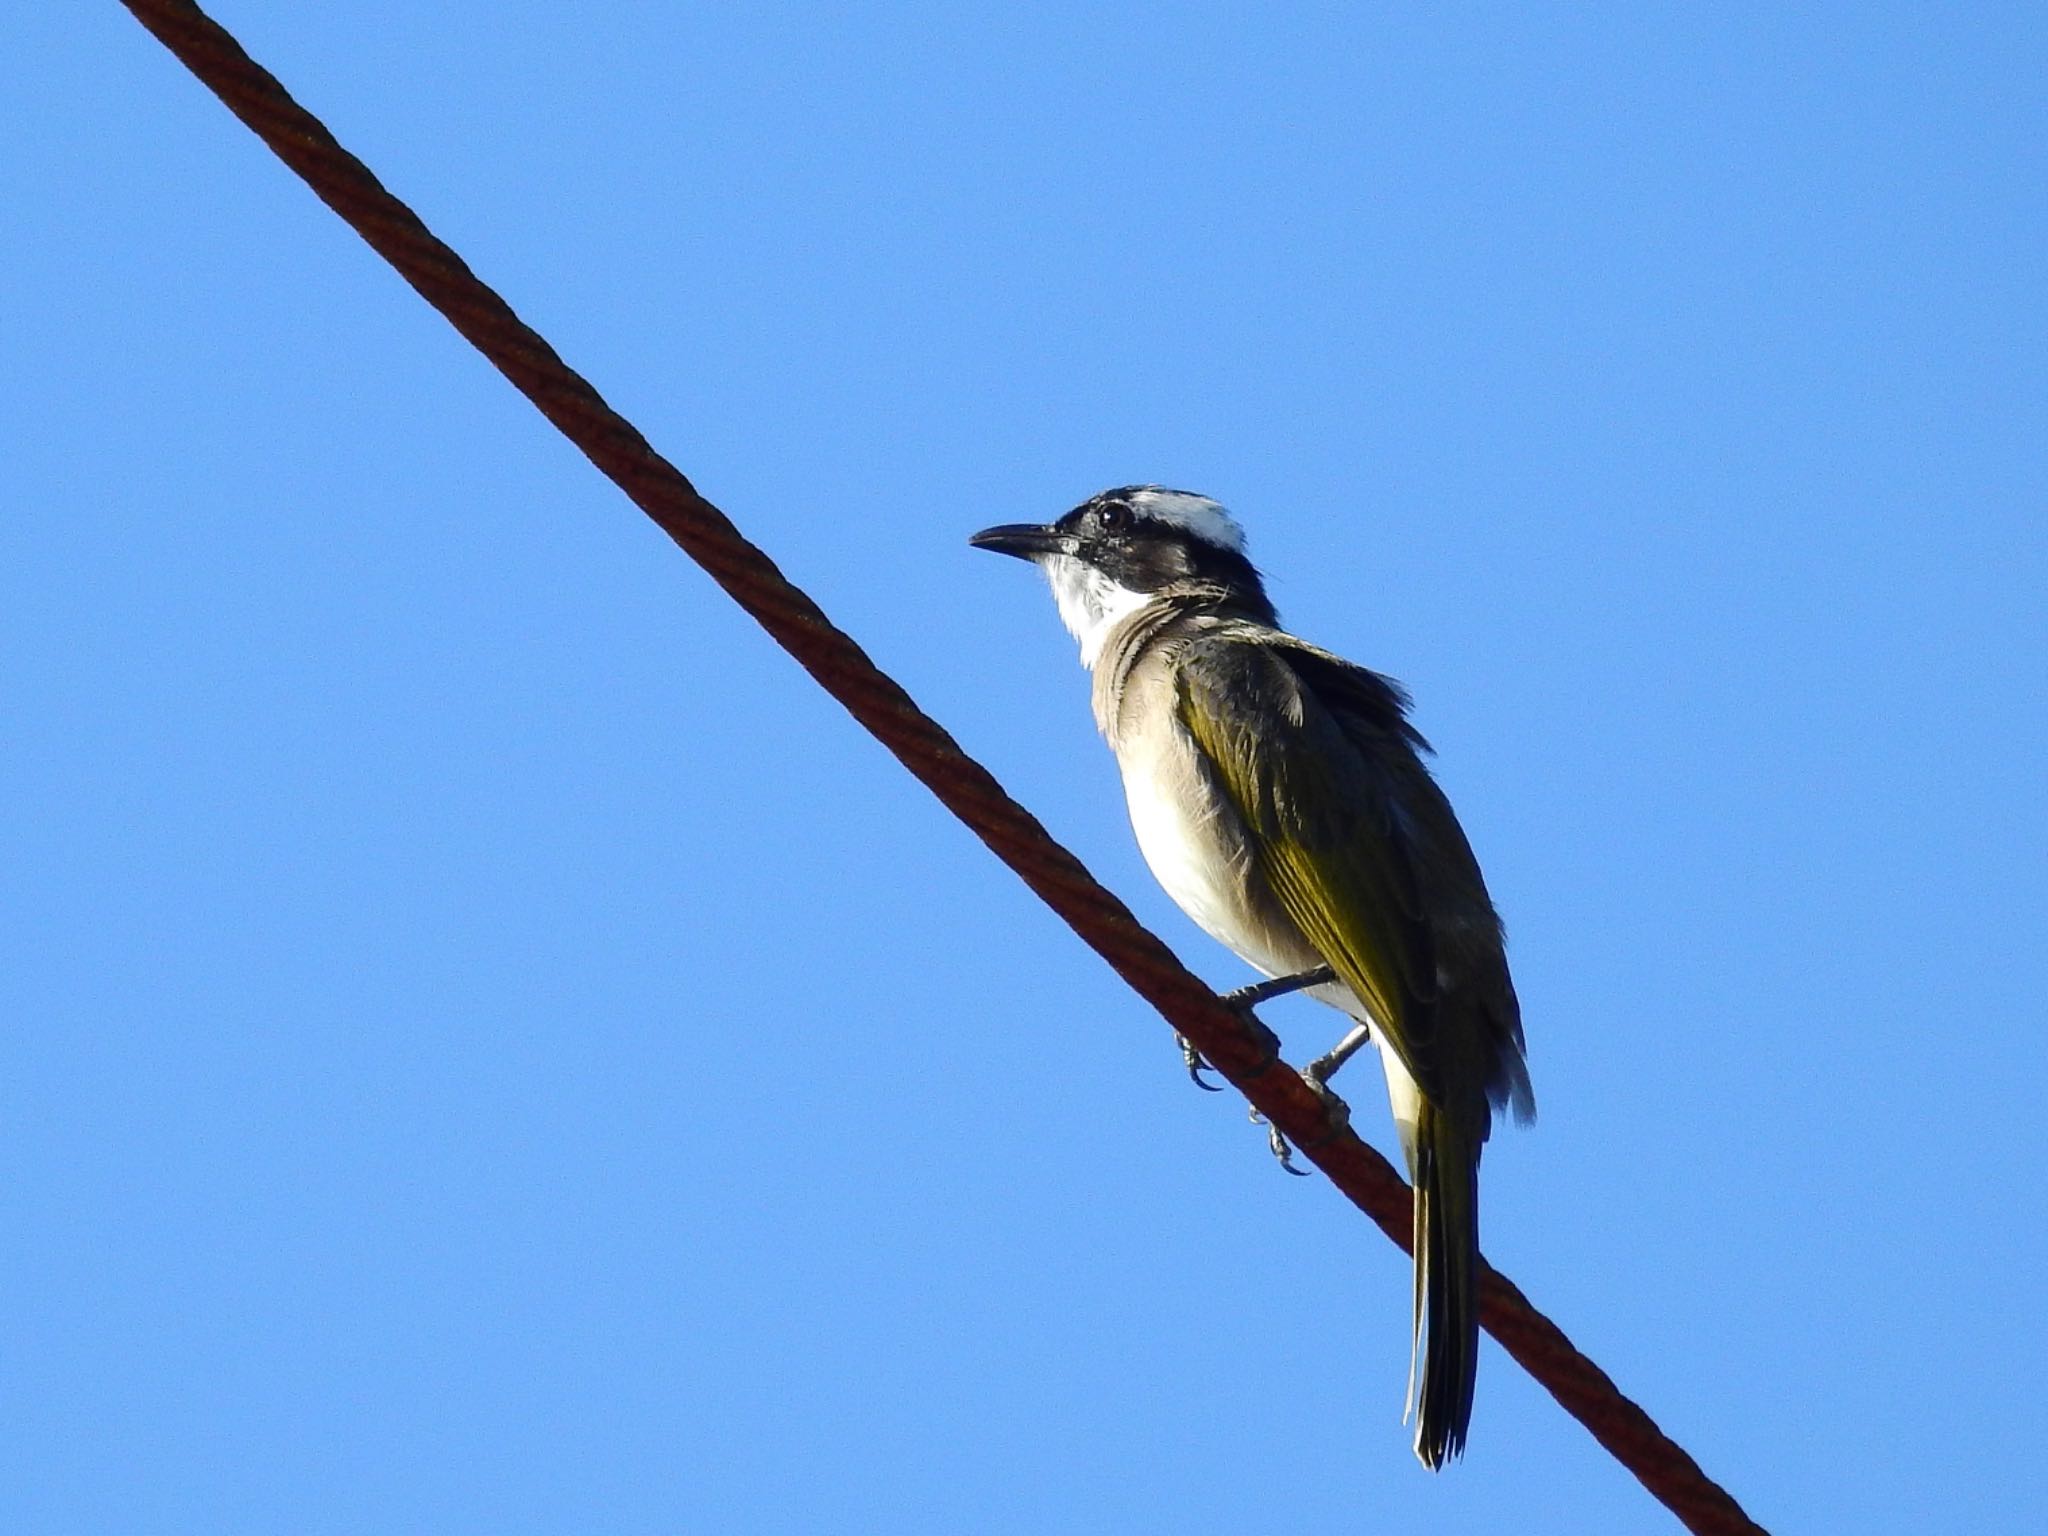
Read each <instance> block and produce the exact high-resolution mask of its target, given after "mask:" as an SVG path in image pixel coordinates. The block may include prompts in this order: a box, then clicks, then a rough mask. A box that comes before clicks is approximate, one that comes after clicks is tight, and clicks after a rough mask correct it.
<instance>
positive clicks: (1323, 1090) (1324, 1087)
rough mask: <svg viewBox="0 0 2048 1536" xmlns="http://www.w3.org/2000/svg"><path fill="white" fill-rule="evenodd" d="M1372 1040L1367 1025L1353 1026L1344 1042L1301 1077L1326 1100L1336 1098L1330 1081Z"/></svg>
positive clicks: (1306, 1068)
mask: <svg viewBox="0 0 2048 1536" xmlns="http://www.w3.org/2000/svg"><path fill="white" fill-rule="evenodd" d="M1371 1038H1372V1030H1371V1029H1370V1028H1368V1027H1367V1026H1366V1025H1363V1024H1354V1025H1352V1026H1351V1032H1350V1033H1349V1034H1347V1035H1346V1036H1345V1037H1344V1038H1343V1039H1342V1040H1339V1041H1338V1042H1337V1044H1336V1046H1335V1047H1334V1048H1333V1049H1331V1050H1329V1051H1326V1052H1324V1053H1323V1054H1322V1055H1321V1056H1318V1057H1317V1058H1316V1059H1315V1060H1314V1061H1312V1062H1310V1063H1309V1064H1308V1065H1307V1066H1305V1067H1303V1068H1302V1069H1301V1075H1302V1076H1303V1077H1305V1078H1307V1079H1308V1085H1309V1087H1311V1088H1313V1089H1315V1091H1316V1092H1317V1093H1319V1094H1321V1095H1322V1096H1323V1097H1324V1098H1326V1099H1327V1098H1333V1097H1335V1095H1333V1094H1332V1093H1331V1092H1330V1087H1329V1083H1330V1079H1331V1078H1333V1077H1335V1076H1336V1075H1337V1069H1338V1068H1339V1067H1341V1066H1343V1065H1344V1063H1345V1062H1347V1061H1349V1060H1350V1059H1351V1058H1352V1057H1354V1056H1356V1055H1357V1054H1358V1052H1359V1048H1360V1047H1361V1046H1363V1045H1364V1044H1365V1043H1366V1041H1368V1040H1370V1039H1371Z"/></svg>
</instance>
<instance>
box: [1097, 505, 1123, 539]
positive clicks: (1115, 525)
mask: <svg viewBox="0 0 2048 1536" xmlns="http://www.w3.org/2000/svg"><path fill="white" fill-rule="evenodd" d="M1096 516H1097V518H1099V519H1100V520H1101V523H1102V531H1103V532H1104V533H1122V532H1124V531H1125V530H1126V529H1127V528H1129V527H1130V526H1131V509H1130V505H1129V503H1127V502H1121V501H1106V502H1104V503H1103V504H1102V509H1101V510H1100V511H1099V512H1097V513H1096Z"/></svg>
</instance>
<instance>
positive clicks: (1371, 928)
mask: <svg viewBox="0 0 2048 1536" xmlns="http://www.w3.org/2000/svg"><path fill="white" fill-rule="evenodd" d="M1288 638H1291V637H1280V636H1277V635H1276V634H1275V633H1274V632H1273V631H1269V630H1263V629H1262V630H1261V632H1260V634H1259V636H1258V638H1257V639H1256V640H1254V639H1252V638H1251V637H1250V636H1235V635H1233V634H1232V633H1231V631H1230V629H1229V628H1228V627H1219V628H1217V629H1215V630H1213V631H1211V632H1210V633H1208V634H1206V635H1202V636H1199V637H1191V638H1189V639H1188V640H1187V641H1185V642H1184V643H1183V648H1182V649H1181V652H1180V655H1179V657H1178V658H1177V660H1178V665H1177V666H1176V668H1175V674H1176V678H1177V681H1178V689H1179V698H1178V703H1179V709H1180V719H1181V722H1182V724H1184V725H1185V726H1186V727H1187V729H1188V731H1189V733H1190V734H1191V735H1193V737H1194V739H1195V742H1196V744H1197V745H1198V746H1199V747H1200V748H1201V750H1202V752H1203V753H1204V755H1205V756H1207V758H1208V759H1209V761H1210V762H1211V764H1213V765H1214V767H1215V769H1216V772H1217V775H1218V777H1219V778H1220V780H1221V782H1222V784H1223V786H1224V789H1225V791H1226V792H1227V793H1228V795H1229V796H1230V800H1231V803H1232V804H1233V805H1234V806H1235V807H1236V809H1237V811H1238V813H1239V814H1240V815H1241V816H1243V817H1244V818H1245V820H1246V822H1247V823H1249V824H1250V826H1251V827H1252V828H1253V829H1254V831H1255V832H1256V834H1257V837H1256V843H1257V849H1258V858H1259V868H1260V872H1261V873H1262V874H1263V875H1264V876H1265V877H1266V881H1267V883H1268V884H1269V885H1270V886H1271V887H1272V890H1273V893H1274V895H1275V896H1276V897H1277V898H1278V900H1279V902H1280V904H1281V906H1282V908H1283V909H1284V910H1285V911H1286V913H1287V915H1288V917H1289V918H1291V919H1292V920H1293V922H1294V923H1295V925H1296V926H1297V927H1298V928H1300V929H1301V931H1302V934H1303V935H1304V936H1305V937H1306V938H1307V939H1308V941H1309V942H1310V943H1311V944H1312V945H1313V946H1314V947H1315V949H1316V951H1317V952H1318V953H1319V954H1321V955H1322V956H1323V958H1324V959H1325V960H1326V961H1327V962H1328V963H1329V965H1330V966H1331V967H1332V968H1333V969H1334V970H1335V971H1336V972H1337V975H1338V977H1339V978H1340V979H1341V980H1342V981H1343V982H1344V983H1345V984H1346V985H1347V986H1349V987H1350V988H1351V990H1352V991H1353V992H1355V993H1357V994H1358V996H1359V998H1360V999H1361V1000H1362V1001H1363V1002H1364V1003H1365V1005H1366V1007H1367V1008H1368V1009H1369V1010H1370V1011H1371V1013H1372V1016H1373V1020H1374V1022H1375V1023H1376V1024H1377V1025H1379V1027H1380V1033H1381V1034H1382V1035H1383V1036H1384V1038H1385V1040H1386V1043H1387V1044H1388V1045H1389V1046H1390V1047H1392V1049H1393V1050H1394V1052H1395V1054H1396V1055H1398V1056H1399V1057H1400V1058H1401V1061H1402V1063H1403V1064H1404V1065H1405V1066H1406V1067H1407V1068H1408V1071H1409V1073H1410V1074H1411V1075H1412V1076H1413V1077H1414V1078H1415V1080H1416V1083H1417V1084H1418V1086H1420V1087H1421V1089H1422V1091H1423V1093H1424V1094H1426V1095H1427V1096H1428V1097H1429V1098H1431V1099H1432V1100H1435V1101H1437V1102H1442V1099H1443V1089H1442V1083H1441V1072H1440V1068H1439V1062H1438V1040H1437V1029H1436V1012H1437V1010H1436V1001H1437V987H1438V982H1437V974H1438V973H1437V957H1436V935H1435V932H1434V929H1433V925H1432V922H1431V917H1430V913H1429V910H1428V906H1427V902H1426V895H1427V893H1426V891H1425V889H1424V887H1423V884H1422V881H1421V879H1420V878H1419V876H1418V871H1417V868H1416V863H1415V858H1414V848H1413V843H1412V839H1411V837H1410V835H1409V831H1408V824H1409V819H1410V818H1411V816H1412V815H1413V814H1414V810H1413V807H1412V806H1411V805H1410V803H1409V802H1410V800H1411V799H1412V797H1411V796H1410V795H1409V794H1407V793H1406V790H1407V789H1408V787H1409V785H1408V779H1409V776H1410V773H1411V766H1410V765H1412V772H1413V773H1417V774H1420V775H1421V777H1422V778H1423V779H1424V781H1425V782H1426V781H1427V779H1428V774H1427V771H1426V770H1424V769H1423V768H1422V766H1421V763H1420V762H1419V760H1418V759H1417V758H1416V757H1415V752H1416V749H1417V747H1418V745H1420V744H1421V738H1420V737H1419V736H1417V735H1415V733H1414V732H1413V731H1412V730H1411V729H1410V728H1409V726H1408V724H1407V721H1406V720H1405V719H1404V718H1403V714H1402V710H1403V707H1404V706H1405V704H1406V699H1405V697H1404V696H1403V695H1402V693H1401V692H1400V689H1399V688H1398V686H1397V685H1395V684H1393V683H1392V682H1390V681H1389V680H1388V679H1386V678H1383V677H1380V676H1379V675H1378V674H1377V673H1373V672H1368V671H1366V670H1365V669H1363V668H1360V667H1353V666H1351V665H1350V664H1349V663H1346V662H1342V661H1339V660H1338V659H1337V658H1336V657H1333V656H1328V655H1327V653H1324V652H1316V651H1312V650H1311V648H1309V647H1306V646H1302V647H1300V650H1299V653H1298V654H1297V652H1296V649H1295V646H1294V645H1291V644H1279V645H1276V644H1274V643H1273V642H1274V641H1275V640H1284V639H1288ZM1329 664H1334V666H1335V667H1337V668H1341V669H1342V672H1341V673H1339V674H1336V675H1333V676H1331V677H1327V678H1326V677H1324V676H1322V675H1319V674H1321V673H1322V672H1323V671H1324V670H1325V667H1326V665H1329ZM1311 673H1314V674H1318V675H1316V676H1315V677H1314V681H1313V684H1312V683H1311V681H1310V680H1309V677H1308V675H1307V674H1311Z"/></svg>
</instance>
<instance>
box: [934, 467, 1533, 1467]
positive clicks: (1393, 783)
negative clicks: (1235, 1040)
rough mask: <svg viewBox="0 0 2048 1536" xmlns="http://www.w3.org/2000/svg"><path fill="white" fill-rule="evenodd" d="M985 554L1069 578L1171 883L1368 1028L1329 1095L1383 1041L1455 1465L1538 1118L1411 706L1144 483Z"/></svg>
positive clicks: (1199, 914)
mask: <svg viewBox="0 0 2048 1536" xmlns="http://www.w3.org/2000/svg"><path fill="white" fill-rule="evenodd" d="M971 542H972V543H973V544H974V545H975V546H976V547H977V548H980V549H991V550H996V551H998V552H999V553H1002V554H1006V555H1015V556H1017V557H1019V558H1020V559H1025V560H1030V561H1033V562H1035V563H1036V564H1037V565H1038V566H1039V567H1040V568H1041V569H1042V570H1043V571H1044V572H1045V574H1046V576H1047V578H1048V579H1049V580H1050V582H1051V584H1052V591H1053V597H1054V600H1055V601H1056V602H1057V603H1058V605H1059V612H1060V617H1061V619H1062V620H1064V621H1065V623H1066V626H1067V628H1068V629H1070V630H1072V631H1073V633H1074V636H1075V638H1077V639H1078V640H1079V641H1080V642H1081V660H1082V662H1083V664H1084V665H1086V666H1087V667H1088V668H1089V670H1090V671H1091V672H1092V673H1093V674H1094V702H1095V720H1096V723H1097V724H1098V725H1099V726H1100V727H1101V728H1102V733H1103V735H1104V736H1106V737H1107V738H1108V739H1109V744H1110V747H1111V749H1112V750H1113V751H1114V752H1115V754H1116V759H1117V766H1118V767H1119V768H1120V769H1121V770H1122V773H1123V781H1124V794H1125V798H1126V799H1127V801H1128V802H1129V805H1130V812H1131V826H1132V828H1133V830H1134V831H1135V832H1136V833H1137V838H1138V846H1139V848H1140V849H1141V850H1142V851H1143V853H1144V855H1145V861H1146V863H1148V864H1149V865H1150V866H1151V868H1152V873H1153V874H1154V875H1155V876H1157V877H1158V880H1159V883H1160V884H1161V885H1163V886H1164V887H1165V888H1166V891H1167V894H1168V895H1170V896H1172V897H1173V899H1174V900H1175V901H1176V902H1178V903H1179V904H1180V905H1181V907H1182V908H1183V909H1184V910H1185V911H1186V912H1187V914H1188V916H1190V917H1192V918H1193V919H1194V920H1195V921H1196V922H1197V923H1198V924H1200V925H1201V926H1202V927H1203V928H1204V929H1206V930H1207V931H1208V932H1209V933H1210V934H1211V935H1213V936H1214V937H1215V938H1216V939H1218V940H1220V941H1221V942H1222V943H1224V944H1225V945H1227V946H1229V947H1230V948H1231V949H1232V950H1234V951H1236V952H1237V954H1238V955H1239V956H1240V957H1242V958H1243V959H1245V960H1246V961H1248V962H1250V963H1251V964H1252V965H1254V966H1256V967H1257V968H1258V969H1259V970H1261V971H1263V972H1265V973H1266V974H1267V975H1268V976H1271V977H1276V978H1300V981H1301V984H1302V985H1303V986H1304V987H1305V988H1306V990H1308V991H1309V994H1310V995H1311V996H1313V997H1316V998H1319V999H1320V1000H1321V1001H1323V1002H1325V1003H1328V1004H1330V1005H1331V1006H1333V1007H1335V1008H1339V1009H1342V1010H1343V1011H1344V1012H1345V1013H1347V1014H1349V1015H1351V1017H1352V1018H1353V1019H1355V1020H1357V1021H1358V1024H1357V1027H1354V1029H1353V1030H1352V1031H1351V1032H1350V1034H1349V1035H1348V1036H1347V1037H1346V1039H1345V1041H1344V1042H1343V1043H1341V1044H1340V1045H1339V1046H1338V1047H1337V1049H1336V1050H1334V1051H1332V1052H1331V1053H1330V1054H1329V1055H1328V1056H1326V1057H1324V1058H1323V1059H1322V1060H1321V1061H1319V1062H1318V1063H1317V1066H1316V1068H1313V1069H1311V1073H1312V1077H1313V1080H1314V1081H1315V1082H1316V1085H1317V1086H1318V1087H1319V1088H1320V1087H1321V1080H1322V1078H1323V1077H1325V1076H1327V1075H1328V1073H1329V1072H1331V1071H1334V1070H1335V1068H1336V1067H1337V1066H1338V1065H1340V1064H1341V1063H1342V1061H1343V1060H1344V1059H1345V1058H1346V1057H1348V1056H1349V1055H1350V1054H1351V1053H1352V1052H1353V1051H1355V1050H1357V1049H1358V1048H1359V1047H1360V1046H1361V1045H1363V1044H1364V1043H1365V1041H1366V1040H1367V1038H1368V1037H1369V1036H1376V1037H1377V1040H1378V1043H1379V1045H1380V1051H1379V1055H1380V1060H1381V1063H1382V1065H1383V1066H1384V1067H1385V1070H1386V1078H1387V1094H1388V1098H1389V1100H1390V1101H1391V1103H1392V1106H1393V1112H1394V1121H1395V1124H1396V1126H1397V1127H1398V1128H1399V1132H1400V1138H1401V1146H1402V1149H1403V1150H1404V1151H1405V1152H1406V1154H1407V1161H1408V1176H1409V1179H1410V1181H1411V1182H1412V1183H1413V1185H1414V1186H1415V1312H1414V1323H1413V1326H1414V1337H1413V1342H1412V1348H1413V1351H1414V1354H1413V1357H1412V1365H1411V1372H1410V1383H1409V1391H1410V1399H1409V1406H1410V1409H1411V1411H1412V1412H1413V1413H1414V1416H1415V1426H1416V1432H1415V1453H1416V1455H1418V1456H1419V1457H1421V1458H1422V1460H1423V1462H1424V1463H1425V1464H1426V1465H1428V1466H1429V1467H1431V1468H1436V1467H1440V1466H1442V1465H1443V1463H1444V1461H1445V1459H1446V1458H1448V1457H1452V1456H1456V1455H1457V1454H1458V1453H1459V1452H1460V1451H1461V1450H1462V1449H1463V1448H1464V1444H1465V1434H1466V1428H1467V1426H1468V1424H1469V1423H1470V1421H1471V1416H1472V1391H1473V1383H1474V1379H1475V1375H1476V1372H1477V1368H1478V1362H1479V1287H1478V1254H1479V1153H1480V1148H1481V1147H1482V1146H1483V1145H1484V1143H1485V1141H1486V1139H1487V1135H1488V1133H1489V1131H1490V1130H1491V1129H1492V1125H1493V1113H1494V1111H1495V1110H1497V1109H1510V1110H1512V1112H1513V1113H1514V1115H1515V1117H1516V1118H1517V1119H1518V1120H1528V1119H1530V1118H1531V1117H1533V1115H1534V1112H1535V1105H1534V1099H1533V1096H1532V1095H1531V1092H1530V1088H1529V1071H1528V1067H1527V1064H1526V1062H1525V1059H1524V1046H1523V1040H1522V1022H1521V1010H1520V1007H1519V1006H1518V1005H1517V1003H1516V1001H1515V989H1514V986H1513V983H1511V982H1510V981H1509V979H1508V966H1507V957H1506V954H1505V953H1504V950H1503V944H1502V938H1501V925H1500V919H1499V917H1498V916H1497V915H1496V914H1495V912H1494V909H1493V902H1492V900H1491V898H1490V897H1488V895H1487V893H1486V884H1485V882H1484V880H1482V879H1481V877H1480V873H1479V865H1478V862H1477V860H1475V859H1474V858H1473V856H1472V849H1471V846H1470V844H1468V843H1467V842H1466V840H1465V834H1464V832H1463V830H1462V829H1461V828H1460V827H1459V825H1458V820H1457V817H1456V816H1454V815H1453V814H1452V812H1451V806H1450V802H1449V801H1448V800H1446V799H1445V798H1444V794H1443V791H1442V790H1441V789H1439V788H1438V787H1437V784H1436V781H1435V780H1434V779H1432V778H1431V777H1430V774H1429V770H1428V769H1427V768H1426V767H1424V765H1423V761H1422V754H1423V753H1425V752H1427V751H1428V750H1429V744H1428V743H1427V742H1425V741H1424V740H1423V738H1422V737H1421V735H1419V734H1418V733H1417V732H1416V730H1415V728H1414V727H1413V726H1411V725H1410V724H1409V723H1408V720H1407V710H1408V702H1409V701H1408V696H1407V694H1406V693H1405V692H1403V691H1402V689H1401V687H1400V685H1399V684H1398V683H1395V682H1394V681H1393V680H1391V679H1390V678H1386V677H1382V676H1381V675H1379V674H1378V673H1376V672H1369V671H1367V670H1366V669H1365V668H1363V667H1359V666H1354V665H1352V664H1351V663H1350V662H1348V661H1344V660H1342V659H1341V658H1339V657H1337V656H1333V655H1331V654H1330V653H1329V652H1328V651H1325V650H1320V649H1318V648H1317V647H1315V646H1313V645H1310V644H1309V643H1308V642H1307V641H1305V640H1299V639H1296V638H1295V637H1294V636H1293V635H1290V634H1288V633H1287V632H1286V631H1285V630H1283V629H1281V628H1280V627H1279V619H1278V616H1277V615H1276V614H1275V612H1274V610H1273V605H1272V603H1271V602H1270V601H1269V600H1268V599H1267V596H1266V591H1265V587H1264V585H1263V584H1262V583H1261V581H1260V579H1259V573H1258V572H1257V571H1256V570H1255V569H1254V568H1253V566H1252V564H1251V561H1250V560H1249V559H1248V558H1247V557H1246V555H1245V540H1244V533H1243V531H1242V530H1241V529H1240V528H1239V527H1238V525H1237V523H1236V522H1235V520H1233V519H1232V518H1231V516H1230V514H1229V513H1227V512H1225V511H1224V509H1223V508H1222V507H1220V506H1218V505H1217V504H1216V503H1215V502H1213V501H1210V500H1209V499H1208V498H1207V497H1203V496H1195V495H1190V494H1189V493H1187V492H1185V491H1170V490H1167V489H1165V488H1163V487H1161V486H1156V485H1146V486H1125V487H1123V488H1121V489H1118V490H1113V491H1104V492H1103V493H1102V494H1101V495H1099V496H1095V497H1092V498H1090V499H1089V500H1087V501H1085V502H1083V503H1082V504H1081V505H1080V506H1078V507H1076V508H1074V510H1073V511H1071V512H1069V513H1067V514H1066V515H1065V516H1064V517H1061V518H1060V519H1058V520H1057V521H1056V522H1053V523H1049V524H1045V525H1043V526H1040V525H1030V524H1012V525H1007V526H1004V527H1000V528H988V529H984V530H983V531H982V532H980V533H977V534H975V535H974V536H973V539H972V540H971ZM1322 967H1327V968H1328V970H1327V971H1323V970H1322V969H1321V968H1322ZM1311 973H1313V974H1311ZM1332 975H1333V976H1334V979H1329V978H1330V977H1331V976H1332ZM1318 981H1320V984H1316V983H1317V982H1318ZM1276 990H1277V989H1276Z"/></svg>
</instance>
